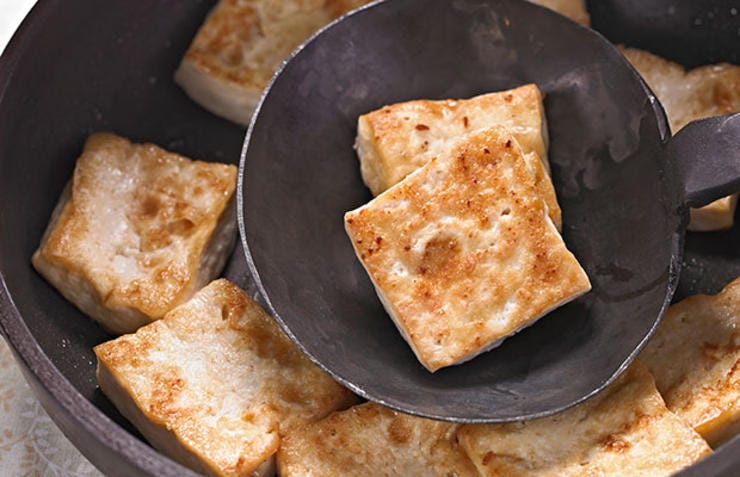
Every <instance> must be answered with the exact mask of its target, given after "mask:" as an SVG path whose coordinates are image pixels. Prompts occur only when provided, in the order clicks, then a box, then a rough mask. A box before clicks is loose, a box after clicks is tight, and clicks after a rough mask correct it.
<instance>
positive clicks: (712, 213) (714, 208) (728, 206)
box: [620, 47, 740, 232]
mask: <svg viewBox="0 0 740 477" xmlns="http://www.w3.org/2000/svg"><path fill="white" fill-rule="evenodd" d="M620 49H621V51H622V54H624V56H625V57H626V58H627V60H628V61H629V62H630V63H632V66H634V67H635V69H636V70H637V71H638V72H639V73H640V75H642V77H643V78H644V79H645V81H646V82H647V84H648V86H650V89H652V90H653V92H654V93H655V95H656V96H657V97H658V99H659V100H660V102H661V104H662V105H663V108H664V109H665V112H666V115H667V116H668V122H669V123H670V126H671V130H672V131H673V132H674V134H675V133H676V132H678V131H680V130H681V128H683V127H684V126H686V125H687V124H688V123H690V122H691V121H695V120H697V119H702V118H706V117H709V116H719V115H722V114H729V113H736V112H740V66H738V65H733V64H729V63H722V64H718V65H708V66H702V67H699V68H695V69H693V70H691V71H688V72H687V71H686V70H685V69H684V68H683V66H681V65H679V64H677V63H673V62H671V61H668V60H665V59H663V58H661V57H659V56H656V55H653V54H652V53H648V52H647V51H642V50H637V49H634V48H624V47H621V48H620ZM737 197H738V196H737V194H735V195H733V196H730V197H724V198H722V199H719V200H717V201H715V202H712V203H711V204H708V205H706V206H704V207H701V208H699V209H691V222H689V230H693V231H696V232H705V231H712V230H724V229H729V228H731V227H732V224H733V222H734V217H735V208H736V206H737Z"/></svg>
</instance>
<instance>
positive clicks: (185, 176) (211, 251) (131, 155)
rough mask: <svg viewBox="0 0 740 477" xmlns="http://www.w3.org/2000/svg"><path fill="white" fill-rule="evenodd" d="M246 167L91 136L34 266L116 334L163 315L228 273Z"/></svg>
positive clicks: (97, 135) (122, 139)
mask: <svg viewBox="0 0 740 477" xmlns="http://www.w3.org/2000/svg"><path fill="white" fill-rule="evenodd" d="M236 172H237V171H236V167H234V166H232V165H226V164H215V163H208V162H200V161H192V160H190V159H188V158H186V157H183V156H180V155H177V154H174V153H171V152H167V151H165V150H163V149H160V148H159V147H157V146H154V145H152V144H132V143H130V142H129V141H127V140H126V139H124V138H122V137H118V136H115V135H113V134H107V133H99V134H94V135H92V136H90V138H89V139H88V140H87V142H86V144H85V148H84V151H83V153H82V155H81V156H80V158H79V159H78V160H77V165H76V167H75V171H74V176H73V177H72V180H71V181H70V183H69V184H68V185H67V188H66V189H65V191H64V193H63V194H62V197H61V199H60V200H59V203H58V204H57V206H56V208H55V210H54V212H53V214H52V217H51V221H50V222H49V225H48V228H47V229H46V232H45V233H44V236H43V238H42V239H41V245H40V247H39V249H38V250H37V251H36V253H34V255H33V258H32V261H33V265H34V267H36V270H38V271H39V273H41V275H43V276H44V278H46V279H47V280H48V281H49V282H50V283H51V284H52V285H54V286H55V287H56V288H57V289H58V290H59V291H60V292H61V293H62V294H63V295H64V296H65V297H66V298H67V299H68V300H69V301H71V302H72V303H74V304H75V305H77V307H78V308H79V309H80V310H82V311H83V312H85V313H86V314H88V315H89V316H90V317H92V318H93V319H94V320H97V321H98V322H100V324H101V325H102V326H103V327H104V328H105V329H107V330H108V331H110V332H112V333H116V334H120V333H128V332H132V331H135V330H136V329H137V328H138V327H140V326H142V325H144V324H146V323H149V322H151V321H152V320H155V319H158V318H161V317H162V316H163V315H164V314H165V313H166V312H167V311H169V310H170V309H172V308H173V307H174V306H176V305H178V304H179V303H182V302H183V301H185V300H187V299H188V298H190V297H191V296H192V295H193V293H195V292H196V291H197V290H198V289H200V288H201V287H202V286H203V285H205V284H206V283H208V282H209V281H211V280H212V279H213V278H215V277H216V276H218V274H219V273H221V269H222V268H223V266H224V264H225V262H226V259H227V258H228V256H229V254H230V253H231V249H232V247H233V242H234V240H235V237H236V225H235V218H234V210H233V201H232V196H233V195H234V188H235V187H236Z"/></svg>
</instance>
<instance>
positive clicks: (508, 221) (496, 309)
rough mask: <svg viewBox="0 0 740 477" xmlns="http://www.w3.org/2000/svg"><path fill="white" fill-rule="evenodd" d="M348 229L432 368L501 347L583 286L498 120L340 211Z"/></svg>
mask: <svg viewBox="0 0 740 477" xmlns="http://www.w3.org/2000/svg"><path fill="white" fill-rule="evenodd" d="M345 227H346V230H347V233H348V235H349V237H350V239H351V241H352V244H353V246H354V249H355V253H356V254H357V257H358V258H359V259H360V261H361V262H362V264H363V266H364V267H365V269H366V270H367V272H368V274H369V275H370V278H371V279H372V281H373V283H374V285H375V288H376V290H377V292H378V296H379V297H380V300H381V301H382V302H383V304H384V306H385V308H386V310H387V311H388V313H389V315H390V316H391V318H392V319H393V320H394V321H395V323H396V325H397V327H398V329H399V331H400V332H401V334H402V335H403V336H404V338H405V339H406V341H408V342H409V344H410V345H411V347H412V349H413V350H414V352H415V353H416V356H417V358H418V359H419V361H420V362H421V363H422V364H423V365H424V366H425V367H426V368H427V369H429V370H430V371H435V370H437V369H439V368H441V367H444V366H449V365H452V364H457V363H460V362H462V361H465V360H468V359H471V358H473V357H474V356H476V355H477V354H479V353H481V352H484V351H486V350H488V349H491V348H492V347H494V346H497V345H498V344H500V343H501V341H502V340H503V339H504V338H506V337H507V336H509V335H511V334H513V333H516V332H517V331H518V330H520V329H522V328H523V327H526V326H529V325H531V324H532V323H534V321H536V320H537V319H538V318H540V317H541V316H543V315H545V314H547V313H548V312H549V311H550V310H552V309H554V308H556V307H558V306H560V305H562V304H563V303H566V302H568V301H570V300H572V299H574V298H576V297H578V296H580V295H582V294H583V293H585V292H587V291H588V290H590V288H591V285H590V283H589V280H588V277H587V276H586V273H585V272H584V271H583V269H582V268H581V266H580V265H579V264H578V261H577V260H576V258H575V257H574V256H573V254H572V253H571V252H570V251H568V249H567V248H566V246H565V243H563V239H562V237H561V236H560V234H559V233H558V231H557V230H556V229H555V226H554V225H553V223H552V221H551V220H550V219H549V218H548V216H547V212H546V207H545V204H544V202H543V201H542V199H541V198H540V197H539V196H538V194H537V192H536V189H535V185H534V179H533V178H532V176H531V174H530V173H529V171H528V170H527V167H526V164H525V161H524V159H523V152H522V149H521V147H519V144H518V143H517V140H516V139H515V138H514V136H513V135H512V134H511V133H510V132H509V131H508V130H507V129H503V128H492V129H487V130H482V131H479V132H477V133H474V134H471V135H469V136H466V137H464V138H463V139H462V140H461V141H460V142H459V143H458V144H457V145H456V146H455V147H453V148H452V149H451V150H450V151H449V152H448V153H446V154H445V155H440V156H439V157H436V158H434V159H432V160H431V161H429V162H428V163H427V164H426V165H425V166H423V167H422V168H420V169H418V170H417V171H416V172H414V173H412V174H411V175H409V176H408V177H407V178H406V179H405V180H404V181H402V182H400V183H399V184H397V185H396V186H394V187H392V188H391V189H388V190H387V191H385V192H384V193H382V194H381V195H379V196H378V197H376V198H375V199H374V200H373V201H371V202H369V203H368V204H366V205H364V206H362V207H360V208H358V209H356V210H353V211H351V212H348V213H347V214H346V215H345Z"/></svg>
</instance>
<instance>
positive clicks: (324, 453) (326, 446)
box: [277, 403, 478, 477]
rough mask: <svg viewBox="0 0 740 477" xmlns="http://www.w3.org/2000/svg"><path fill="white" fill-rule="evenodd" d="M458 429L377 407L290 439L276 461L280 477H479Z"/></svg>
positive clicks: (348, 412)
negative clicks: (314, 476) (462, 444)
mask: <svg viewBox="0 0 740 477" xmlns="http://www.w3.org/2000/svg"><path fill="white" fill-rule="evenodd" d="M457 428H458V425H455V424H451V423H447V422H440V421H433V420H431V419H423V418H420V417H414V416H409V415H406V414H402V413H398V412H395V411H391V410H390V409H387V408H384V407H382V406H379V405H377V404H374V403H366V404H362V405H359V406H354V407H352V408H350V409H348V410H346V411H344V412H339V413H334V414H332V415H331V416H329V417H327V418H325V419H323V420H321V421H318V422H315V423H313V424H309V425H307V426H305V427H304V428H302V429H299V430H296V431H294V432H291V433H289V434H288V436H287V437H286V438H285V439H284V440H283V444H282V445H281V446H280V450H279V451H278V456H277V465H278V473H279V475H280V476H281V477H305V476H309V475H316V476H325V477H339V476H342V477H366V476H373V477H384V476H386V477H397V476H409V477H412V476H433V475H440V476H455V477H478V472H477V471H476V470H475V467H474V466H473V464H472V462H471V461H470V459H468V457H467V456H466V455H465V453H463V452H462V450H461V449H460V446H459V445H458V444H457V440H456V436H455V433H456V430H457Z"/></svg>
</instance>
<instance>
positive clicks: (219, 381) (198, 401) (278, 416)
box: [95, 279, 356, 476]
mask: <svg viewBox="0 0 740 477" xmlns="http://www.w3.org/2000/svg"><path fill="white" fill-rule="evenodd" d="M95 354H96V355H97V357H98V380H99V383H100V387H101V389H102V391H103V392H104V393H105V395H106V396H108V398H109V399H110V400H111V401H112V402H113V403H114V404H115V405H116V407H117V408H118V409H119V410H120V411H121V413H122V414H123V415H124V416H125V417H127V418H128V419H129V420H131V422H132V423H134V425H135V426H136V427H137V428H138V429H139V430H140V431H141V433H142V434H143V435H144V437H146V438H147V440H148V441H149V442H150V443H151V444H152V445H153V446H154V447H155V448H157V449H159V450H160V451H162V452H163V453H165V454H167V455H169V456H170V457H172V458H173V459H175V460H177V461H178V462H181V463H183V464H184V465H187V466H189V467H191V468H193V469H194V470H197V471H199V472H204V473H206V474H208V475H215V476H247V475H268V474H266V473H267V472H269V470H270V469H271V466H272V462H271V459H272V457H273V455H274V454H275V452H277V449H278V446H279V445H280V439H281V435H282V434H283V433H285V432H287V431H289V430H291V429H293V428H296V427H298V426H301V425H304V424H306V423H308V422H311V421H315V420H318V419H321V418H323V417H324V416H326V415H327V414H329V413H330V412H332V411H334V410H337V409H343V408H346V407H347V406H349V405H351V404H353V403H354V402H356V401H355V399H356V398H355V397H354V396H353V395H352V394H351V393H350V392H349V391H347V390H346V389H344V388H343V387H341V386H340V385H339V384H337V383H336V382H334V381H333V380H332V379H331V378H330V377H329V376H328V375H326V374H325V373H324V372H323V371H321V370H320V369H319V368H318V367H317V366H315V365H314V364H313V363H311V362H310V361H309V360H308V358H306V357H305V356H304V355H303V354H301V352H300V351H299V350H298V349H297V348H296V347H295V346H294V344H293V343H292V342H291V341H290V339H289V338H288V337H287V336H286V335H285V334H284V333H283V332H282V331H281V330H280V328H279V327H278V325H277V324H276V323H275V322H274V320H273V319H272V318H271V317H270V316H269V315H268V314H267V313H265V312H264V311H263V310H262V308H261V307H260V306H259V305H258V304H257V303H256V302H254V301H253V300H252V299H251V298H249V296H247V294H246V293H244V292H243V291H242V290H240V289H239V288H238V287H237V286H236V285H234V284H232V283H230V282H228V281H226V280H223V279H221V280H217V281H215V282H213V283H211V284H210V285H208V286H207V287H206V288H204V289H203V290H201V291H199V292H198V293H197V294H196V295H195V296H194V297H193V298H192V299H191V300H190V301H188V302H187V303H184V304H183V305H180V306H179V307H177V308H175V309H174V310H172V311H171V312H169V313H168V314H167V316H165V317H164V318H163V319H161V320H159V321H156V322H154V323H152V324H150V325H148V326H145V327H143V328H141V329H140V330H139V331H137V332H136V333H135V334H132V335H126V336H122V337H120V338H118V339H116V340H113V341H109V342H107V343H103V344H101V345H99V346H97V347H95Z"/></svg>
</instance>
